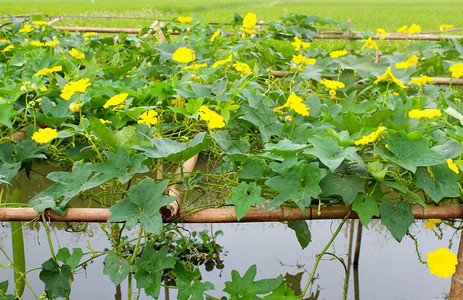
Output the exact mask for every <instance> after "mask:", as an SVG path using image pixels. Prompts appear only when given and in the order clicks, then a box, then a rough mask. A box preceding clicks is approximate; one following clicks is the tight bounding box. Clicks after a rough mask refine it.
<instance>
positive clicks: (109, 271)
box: [103, 251, 132, 285]
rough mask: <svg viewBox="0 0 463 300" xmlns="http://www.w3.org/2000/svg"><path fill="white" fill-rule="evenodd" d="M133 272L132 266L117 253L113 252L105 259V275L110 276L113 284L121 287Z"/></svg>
mask: <svg viewBox="0 0 463 300" xmlns="http://www.w3.org/2000/svg"><path fill="white" fill-rule="evenodd" d="M131 271H132V266H131V265H130V264H129V262H128V261H127V260H126V259H124V258H119V256H118V255H117V253H116V252H115V251H111V252H109V253H108V255H106V257H105V259H104V268H103V274H105V275H108V276H109V279H111V281H112V283H114V284H115V285H119V284H120V283H121V282H122V281H123V280H124V279H125V278H127V276H128V275H129V273H130V272H131Z"/></svg>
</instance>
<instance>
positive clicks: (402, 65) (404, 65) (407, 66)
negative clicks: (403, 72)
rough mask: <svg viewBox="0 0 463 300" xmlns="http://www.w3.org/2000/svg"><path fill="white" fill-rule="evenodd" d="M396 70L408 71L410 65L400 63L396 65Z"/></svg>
mask: <svg viewBox="0 0 463 300" xmlns="http://www.w3.org/2000/svg"><path fill="white" fill-rule="evenodd" d="M395 68H396V69H408V68H410V64H409V63H408V62H404V61H403V62H400V63H396V64H395Z"/></svg>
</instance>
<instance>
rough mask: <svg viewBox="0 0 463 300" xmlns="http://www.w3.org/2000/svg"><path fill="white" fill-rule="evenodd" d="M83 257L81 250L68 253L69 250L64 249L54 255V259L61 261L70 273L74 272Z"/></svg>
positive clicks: (77, 249)
mask: <svg viewBox="0 0 463 300" xmlns="http://www.w3.org/2000/svg"><path fill="white" fill-rule="evenodd" d="M83 256H84V253H83V252H82V249H80V248H74V250H73V251H72V254H71V252H69V249H68V248H66V247H64V248H60V249H59V250H58V253H57V254H56V259H57V260H59V261H62V262H63V263H64V264H65V265H68V266H69V268H70V269H71V271H74V270H75V269H76V267H77V266H78V265H79V262H80V259H81V258H82V257H83Z"/></svg>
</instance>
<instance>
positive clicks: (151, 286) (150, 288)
mask: <svg viewBox="0 0 463 300" xmlns="http://www.w3.org/2000/svg"><path fill="white" fill-rule="evenodd" d="M168 250H169V249H168V247H167V246H165V247H162V248H161V249H160V250H156V249H155V248H154V245H153V243H152V242H148V243H146V245H145V249H143V253H142V254H141V257H139V258H138V259H137V261H136V272H135V275H134V277H135V279H136V281H137V288H139V289H144V290H145V293H146V295H147V296H151V297H153V298H155V299H157V298H158V296H159V291H160V290H161V280H162V272H163V270H164V269H170V268H173V267H174V265H175V258H173V257H172V256H167V254H168Z"/></svg>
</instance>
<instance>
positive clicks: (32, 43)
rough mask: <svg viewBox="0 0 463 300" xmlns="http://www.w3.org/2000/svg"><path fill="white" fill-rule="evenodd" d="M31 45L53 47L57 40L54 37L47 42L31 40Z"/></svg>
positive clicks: (56, 44)
mask: <svg viewBox="0 0 463 300" xmlns="http://www.w3.org/2000/svg"><path fill="white" fill-rule="evenodd" d="M31 45H32V46H35V47H50V48H54V47H56V46H58V45H59V40H58V39H57V38H56V37H53V40H51V41H49V42H40V41H31Z"/></svg>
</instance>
